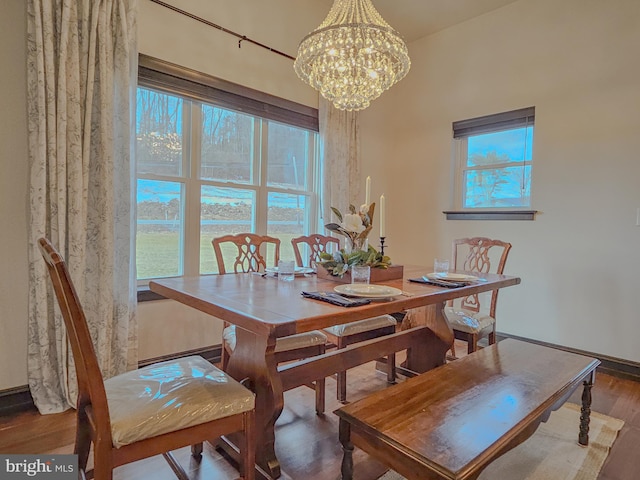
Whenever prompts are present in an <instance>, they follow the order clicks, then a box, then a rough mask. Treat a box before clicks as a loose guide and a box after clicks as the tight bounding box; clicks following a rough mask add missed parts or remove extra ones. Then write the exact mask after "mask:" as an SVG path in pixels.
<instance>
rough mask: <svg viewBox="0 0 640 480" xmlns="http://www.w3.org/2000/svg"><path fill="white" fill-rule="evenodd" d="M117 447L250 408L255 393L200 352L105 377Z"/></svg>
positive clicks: (114, 439) (114, 442)
mask: <svg viewBox="0 0 640 480" xmlns="http://www.w3.org/2000/svg"><path fill="white" fill-rule="evenodd" d="M104 387H105V391H106V394H107V402H108V404H109V414H110V416H111V436H112V437H113V445H114V446H115V447H117V448H119V447H121V446H123V445H128V444H130V443H133V442H137V441H139V440H143V439H145V438H151V437H155V436H157V435H161V434H163V433H168V432H173V431H176V430H180V429H182V428H186V427H192V426H195V425H199V424H201V423H206V422H209V421H211V420H215V419H218V418H223V417H228V416H231V415H235V414H238V413H242V412H246V411H249V410H251V409H253V408H254V394H253V393H252V392H251V391H249V390H248V389H246V388H245V387H243V386H242V385H240V384H239V383H238V382H237V381H235V380H234V379H233V378H231V377H230V376H229V375H227V374H226V373H224V372H223V371H222V370H219V369H218V368H216V367H214V366H213V365H212V364H211V363H209V362H208V361H206V360H205V359H204V358H202V357H200V356H191V357H185V358H180V359H178V360H170V361H167V362H161V363H156V364H153V365H149V366H147V367H144V368H141V369H139V370H133V371H131V372H127V373H123V374H122V375H118V376H116V377H113V378H110V379H108V380H105V382H104Z"/></svg>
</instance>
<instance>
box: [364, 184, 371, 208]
mask: <svg viewBox="0 0 640 480" xmlns="http://www.w3.org/2000/svg"><path fill="white" fill-rule="evenodd" d="M370 202H371V177H367V183H366V187H365V190H364V203H365V205H367V206H369V204H370Z"/></svg>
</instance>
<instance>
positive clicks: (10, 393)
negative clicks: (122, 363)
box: [0, 345, 222, 417]
mask: <svg viewBox="0 0 640 480" xmlns="http://www.w3.org/2000/svg"><path fill="white" fill-rule="evenodd" d="M221 352H222V346H221V345H211V346H209V347H203V348H196V349H193V350H187V351H184V352H178V353H172V354H169V355H163V356H161V357H155V358H149V359H146V360H142V361H140V362H138V368H141V367H146V366H147V365H151V364H152V363H158V362H164V361H166V360H175V359H176V358H183V357H189V356H191V355H200V356H201V357H203V358H204V359H205V360H208V361H209V362H211V363H218V362H220V355H221ZM34 408H36V407H35V405H34V403H33V398H32V397H31V392H30V391H29V386H28V385H21V386H19V387H14V388H9V389H6V390H0V417H4V416H9V415H16V414H18V413H20V412H25V411H27V410H32V409H34Z"/></svg>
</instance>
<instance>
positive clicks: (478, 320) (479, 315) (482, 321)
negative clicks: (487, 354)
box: [444, 237, 511, 357]
mask: <svg viewBox="0 0 640 480" xmlns="http://www.w3.org/2000/svg"><path fill="white" fill-rule="evenodd" d="M509 250H511V244H510V243H507V242H503V241H501V240H492V239H490V238H486V237H473V238H460V239H457V240H454V241H453V244H452V260H453V262H452V265H453V269H454V270H458V269H460V270H463V271H465V272H477V273H497V274H502V273H503V272H504V266H505V263H506V262H507V256H508V255H509ZM490 295H491V297H490V298H491V299H490V303H489V308H488V311H485V310H483V311H481V306H480V299H479V298H478V295H477V294H474V295H470V296H468V297H464V298H460V299H456V300H453V301H450V302H449V303H448V306H447V307H445V310H444V313H445V316H446V318H447V320H448V322H449V324H450V325H451V328H452V329H453V333H454V336H455V338H456V339H458V340H464V341H466V342H467V351H468V353H473V352H475V351H476V350H477V349H478V340H480V339H481V338H484V337H486V336H488V342H489V345H493V344H494V343H496V304H497V302H498V290H493V291H492V292H491V294H490ZM451 352H452V354H453V356H454V357H455V348H454V347H452V349H451Z"/></svg>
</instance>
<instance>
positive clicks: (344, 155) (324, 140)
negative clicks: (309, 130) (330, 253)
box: [318, 97, 363, 234]
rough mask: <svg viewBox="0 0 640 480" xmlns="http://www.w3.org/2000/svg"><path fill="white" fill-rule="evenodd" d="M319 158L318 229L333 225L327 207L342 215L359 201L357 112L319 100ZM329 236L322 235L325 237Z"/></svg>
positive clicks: (357, 204)
mask: <svg viewBox="0 0 640 480" xmlns="http://www.w3.org/2000/svg"><path fill="white" fill-rule="evenodd" d="M318 116H319V119H318V120H319V124H320V146H321V158H322V169H323V170H322V192H321V210H320V211H321V212H322V217H323V218H322V225H324V224H326V223H329V222H332V221H336V219H335V218H333V219H332V217H331V207H336V208H337V209H338V210H340V211H341V212H343V213H344V212H346V211H347V209H348V207H349V204H353V205H355V206H356V207H357V208H358V207H360V204H361V203H363V202H362V200H359V199H360V163H361V161H360V125H359V120H358V112H347V111H345V110H338V109H337V108H335V107H334V106H333V104H332V103H331V102H330V101H328V100H326V99H325V98H323V97H320V104H319V110H318ZM328 233H330V232H328V231H325V234H328Z"/></svg>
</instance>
